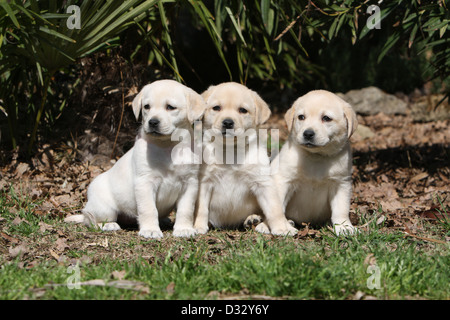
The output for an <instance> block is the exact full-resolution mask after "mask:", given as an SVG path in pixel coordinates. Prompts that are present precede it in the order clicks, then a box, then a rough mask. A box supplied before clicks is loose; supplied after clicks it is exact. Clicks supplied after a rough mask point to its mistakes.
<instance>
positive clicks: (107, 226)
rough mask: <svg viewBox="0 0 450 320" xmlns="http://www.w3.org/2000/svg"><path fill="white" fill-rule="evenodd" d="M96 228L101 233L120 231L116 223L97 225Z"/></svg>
mask: <svg viewBox="0 0 450 320" xmlns="http://www.w3.org/2000/svg"><path fill="white" fill-rule="evenodd" d="M98 226H99V228H100V229H101V230H103V231H117V230H120V229H121V228H120V226H119V224H118V223H117V222H106V223H99V224H98Z"/></svg>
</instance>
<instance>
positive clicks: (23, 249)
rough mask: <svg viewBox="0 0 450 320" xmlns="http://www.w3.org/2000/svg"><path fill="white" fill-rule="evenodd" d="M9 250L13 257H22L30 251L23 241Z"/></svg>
mask: <svg viewBox="0 0 450 320" xmlns="http://www.w3.org/2000/svg"><path fill="white" fill-rule="evenodd" d="M8 251H9V256H10V257H11V258H16V257H22V256H23V255H24V254H25V253H27V252H28V247H27V246H26V245H24V244H23V243H22V244H19V245H18V246H15V247H14V248H9V249H8Z"/></svg>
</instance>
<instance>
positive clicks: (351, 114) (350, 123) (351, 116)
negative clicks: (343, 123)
mask: <svg viewBox="0 0 450 320" xmlns="http://www.w3.org/2000/svg"><path fill="white" fill-rule="evenodd" d="M344 116H345V119H346V120H347V136H348V137H349V138H350V137H351V136H352V134H353V133H354V132H355V130H356V128H357V127H358V118H357V117H356V112H355V111H354V110H353V108H352V106H351V105H349V104H348V103H345V104H344Z"/></svg>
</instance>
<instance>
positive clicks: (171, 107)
mask: <svg viewBox="0 0 450 320" xmlns="http://www.w3.org/2000/svg"><path fill="white" fill-rule="evenodd" d="M166 109H167V110H175V109H176V107H174V106H171V105H170V104H168V105H167V106H166Z"/></svg>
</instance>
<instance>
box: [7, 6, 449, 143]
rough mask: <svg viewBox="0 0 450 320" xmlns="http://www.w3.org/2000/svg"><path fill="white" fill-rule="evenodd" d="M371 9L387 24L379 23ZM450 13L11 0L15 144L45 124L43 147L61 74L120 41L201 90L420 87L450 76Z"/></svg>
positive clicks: (138, 59)
mask: <svg viewBox="0 0 450 320" xmlns="http://www.w3.org/2000/svg"><path fill="white" fill-rule="evenodd" d="M71 4H79V5H80V12H81V26H80V27H81V28H80V29H69V28H68V27H67V25H66V22H67V19H68V18H69V17H70V15H71V13H67V12H66V10H67V8H68V6H69V5H71ZM371 5H377V6H378V8H379V9H380V11H379V17H380V26H381V28H380V29H372V28H371V27H370V24H367V22H368V20H369V19H372V18H373V17H375V16H376V13H375V14H374V13H373V12H371V11H368V9H369V7H370V6H371ZM449 17H450V13H449V8H448V4H447V1H444V0H438V1H423V0H422V1H419V0H413V1H404V0H394V1H383V2H381V3H379V4H378V1H374V0H370V1H364V2H362V1H355V0H340V1H331V0H316V1H308V0H300V1H298V0H297V1H294V0H251V1H234V0H228V1H226V0H215V1H192V0H191V1H188V0H183V1H156V0H154V1H150V0H147V1H143V0H128V1H123V2H119V1H109V0H104V1H93V0H92V1H65V2H64V5H57V4H56V2H54V1H36V0H27V1H18V0H12V1H5V0H0V83H1V88H0V108H1V110H2V111H3V113H4V114H5V115H6V118H7V120H8V126H9V131H10V136H11V145H12V147H14V148H15V147H16V146H17V139H18V138H19V137H21V138H22V139H23V137H25V136H26V134H27V133H29V128H33V131H32V132H31V135H30V138H29V139H30V143H29V147H30V148H31V147H32V145H33V142H34V140H35V136H36V133H37V128H38V125H39V123H40V122H41V117H44V118H45V119H46V121H47V122H50V123H51V121H52V119H54V118H56V116H55V113H56V114H58V113H60V112H61V110H62V108H63V107H64V106H65V104H66V99H67V98H65V99H54V98H55V97H56V96H58V94H61V92H60V91H61V87H60V86H59V83H55V78H56V77H57V76H58V75H60V74H61V73H63V74H65V75H66V76H67V77H66V78H69V79H68V80H67V81H75V79H70V78H71V75H73V66H74V65H76V63H77V61H78V59H79V58H80V57H85V56H88V55H91V54H92V53H95V52H98V51H100V50H105V49H108V48H111V47H114V46H119V45H120V48H126V49H127V50H125V51H124V52H126V56H124V58H125V59H126V60H128V62H129V63H133V64H139V65H144V66H149V65H151V67H152V68H153V69H154V70H156V71H163V72H164V74H171V75H172V76H173V77H174V78H175V79H177V80H178V81H181V82H185V83H187V84H188V85H190V86H192V87H194V89H197V90H203V89H205V87H206V86H207V85H209V84H211V83H215V82H219V81H227V80H232V81H238V82H241V83H244V84H249V85H252V87H256V88H259V89H262V88H265V89H267V88H269V91H277V92H282V90H284V89H286V88H295V89H297V90H298V88H301V89H300V91H301V92H303V91H306V90H309V89H314V88H319V87H321V88H327V89H330V90H349V89H353V88H354V87H355V86H358V85H359V86H367V85H378V86H381V87H382V88H383V89H385V90H388V91H398V90H402V91H410V90H413V89H414V88H416V87H418V86H420V85H422V84H423V83H424V82H426V81H429V80H433V79H435V81H442V82H443V83H446V81H447V82H448V78H449V74H450V72H449V64H450V49H449V48H450V46H449V43H448V42H449V32H448V29H449V22H450V19H449ZM358 66H359V67H358ZM405 73H407V74H408V75H407V76H405ZM160 74H163V73H160ZM71 88H72V89H73V87H70V88H69V90H67V91H68V93H70V91H71ZM445 90H446V92H447V93H448V88H445ZM58 91H59V92H58ZM48 99H50V102H49V101H48ZM55 100H56V102H57V103H55ZM31 117H34V118H35V119H34V120H30V118H31ZM19 124H22V125H23V126H24V127H25V128H27V129H23V128H21V127H20V126H19ZM27 139H28V138H27ZM30 150H31V149H30Z"/></svg>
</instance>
